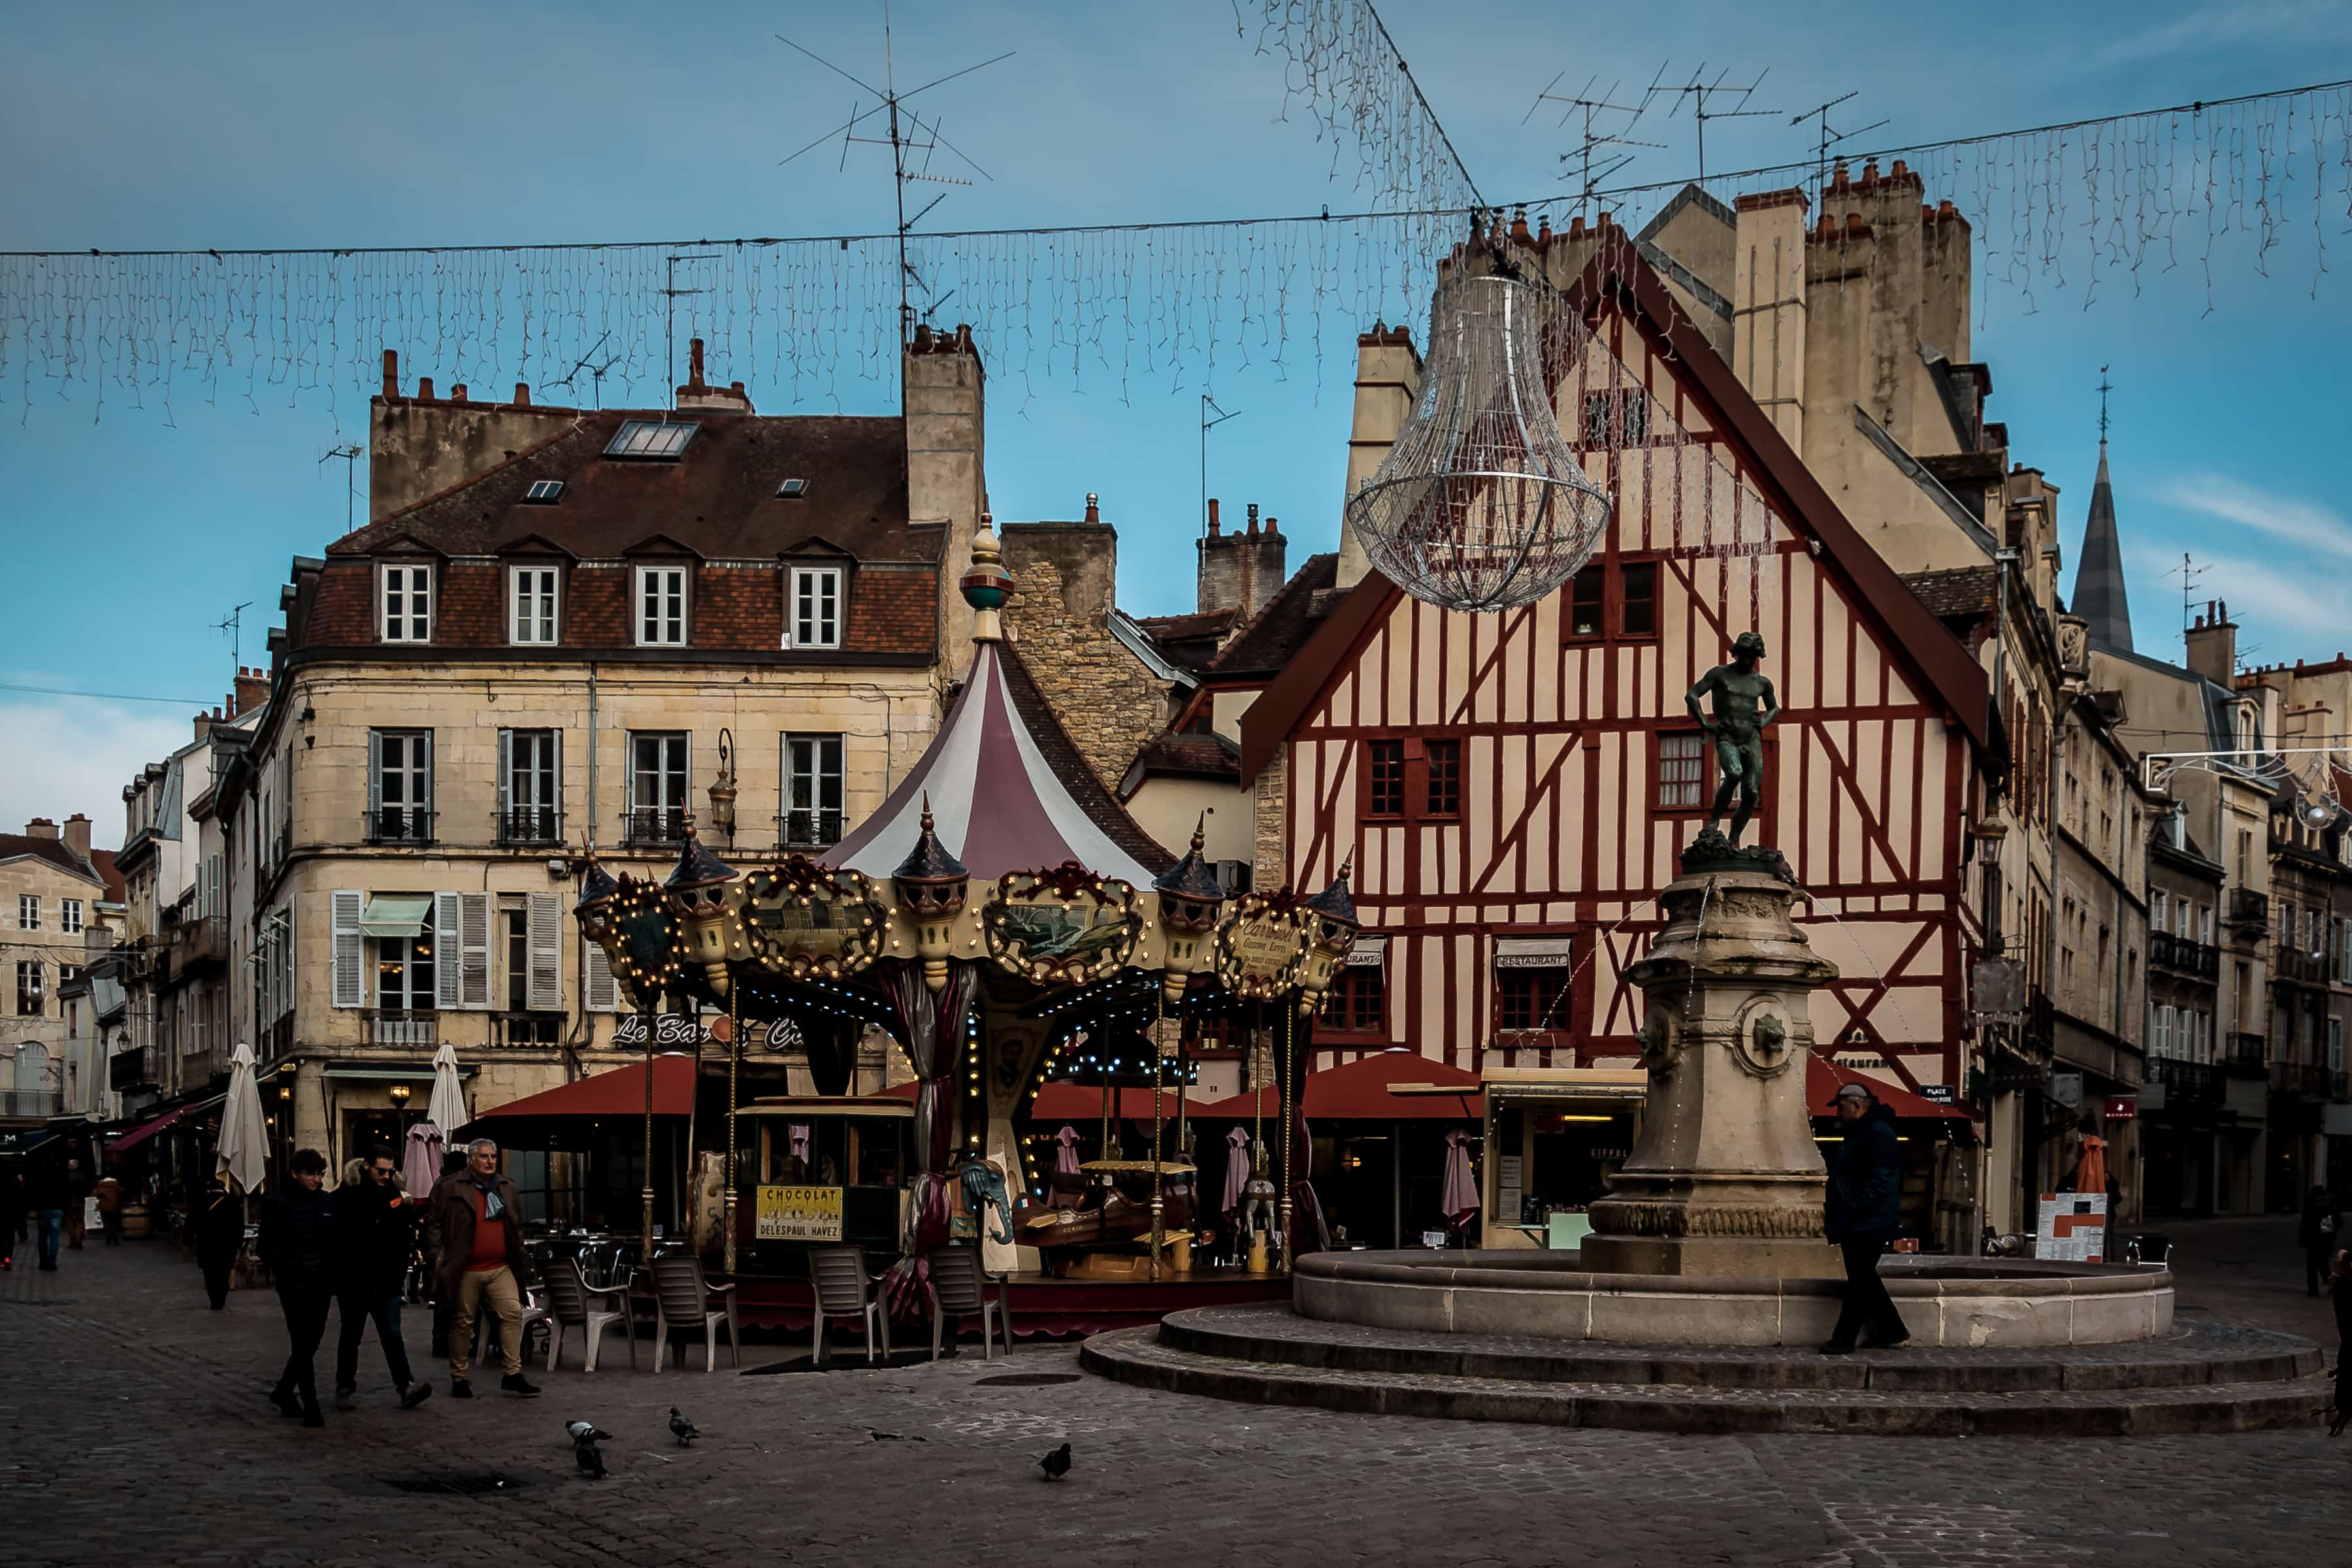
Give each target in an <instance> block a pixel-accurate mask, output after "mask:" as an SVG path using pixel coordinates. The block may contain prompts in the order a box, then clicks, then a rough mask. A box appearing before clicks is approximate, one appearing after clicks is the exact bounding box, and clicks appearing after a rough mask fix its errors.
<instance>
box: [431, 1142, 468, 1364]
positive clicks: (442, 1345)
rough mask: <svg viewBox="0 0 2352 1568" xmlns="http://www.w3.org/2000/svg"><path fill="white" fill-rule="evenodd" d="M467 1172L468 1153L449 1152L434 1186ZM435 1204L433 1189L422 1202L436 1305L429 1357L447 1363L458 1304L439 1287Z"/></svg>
mask: <svg viewBox="0 0 2352 1568" xmlns="http://www.w3.org/2000/svg"><path fill="white" fill-rule="evenodd" d="M465 1168H466V1152H465V1151H464V1150H462V1149H451V1150H449V1151H447V1152H445V1153H444V1154H443V1155H442V1156H441V1174H440V1175H439V1176H437V1177H436V1178H435V1179H434V1186H436V1187H437V1186H439V1185H440V1184H441V1183H442V1182H444V1181H446V1180H447V1179H448V1178H449V1177H451V1176H454V1175H456V1174H457V1173H459V1172H460V1171H463V1170H464V1169H465ZM432 1200H433V1193H432V1189H431V1188H427V1189H426V1190H425V1195H424V1197H423V1199H422V1200H420V1201H421V1202H422V1203H423V1205H425V1235H424V1237H423V1239H422V1247H421V1250H422V1252H423V1253H424V1256H425V1279H424V1287H425V1295H426V1297H427V1298H428V1299H429V1300H431V1301H432V1303H433V1342H432V1345H431V1347H430V1348H429V1351H428V1352H427V1353H429V1354H431V1355H433V1356H435V1357H436V1358H442V1359H446V1357H447V1356H448V1354H449V1320H450V1319H452V1318H454V1317H456V1316H457V1298H456V1297H454V1296H452V1295H450V1294H449V1293H448V1292H447V1291H445V1290H443V1289H441V1287H440V1285H439V1284H438V1283H437V1281H438V1280H439V1279H440V1278H441V1257H440V1254H439V1252H438V1251H437V1250H436V1246H437V1243H436V1240H435V1238H434V1236H433V1224H432Z"/></svg>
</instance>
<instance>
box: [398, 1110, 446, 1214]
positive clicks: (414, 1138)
mask: <svg viewBox="0 0 2352 1568" xmlns="http://www.w3.org/2000/svg"><path fill="white" fill-rule="evenodd" d="M404 1142H406V1144H407V1148H406V1149H405V1151H404V1158H403V1159H402V1161H401V1165H400V1175H401V1180H403V1181H404V1182H405V1183H407V1184H408V1192H409V1195H410V1196H412V1197H417V1198H422V1197H423V1196H424V1195H425V1194H427V1193H429V1192H431V1191H432V1190H433V1184H434V1183H436V1182H437V1181H439V1180H440V1179H441V1129H440V1128H438V1127H436V1126H435V1125H434V1124H433V1123H432V1122H431V1121H416V1122H411V1123H410V1124H409V1128H408V1136H407V1138H406V1139H405V1140H404Z"/></svg>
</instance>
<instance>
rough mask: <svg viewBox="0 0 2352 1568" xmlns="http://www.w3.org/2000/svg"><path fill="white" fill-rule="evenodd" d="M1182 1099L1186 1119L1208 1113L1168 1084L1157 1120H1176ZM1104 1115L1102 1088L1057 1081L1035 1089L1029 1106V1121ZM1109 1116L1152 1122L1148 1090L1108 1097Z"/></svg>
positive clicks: (1198, 1101)
mask: <svg viewBox="0 0 2352 1568" xmlns="http://www.w3.org/2000/svg"><path fill="white" fill-rule="evenodd" d="M1179 1100H1183V1109H1184V1114H1185V1115H1186V1116H1187V1117H1196V1116H1203V1115H1207V1114H1209V1105H1208V1102H1207V1101H1205V1100H1201V1099H1199V1098H1197V1097H1194V1098H1191V1099H1186V1098H1185V1097H1183V1096H1181V1095H1180V1094H1178V1092H1177V1090H1176V1086H1175V1085H1173V1084H1171V1085H1169V1086H1168V1087H1167V1088H1165V1089H1161V1090H1160V1120H1161V1121H1175V1120H1176V1109H1177V1102H1178V1101H1179ZM1102 1113H1103V1091H1102V1085H1100V1084H1097V1083H1072V1082H1070V1081H1069V1080H1068V1079H1056V1080H1055V1081H1054V1082H1052V1083H1046V1084H1040V1085H1039V1086H1038V1087H1037V1098H1036V1099H1035V1100H1032V1101H1031V1102H1030V1104H1029V1120H1030V1121H1089V1120H1091V1121H1101V1120H1102ZM1110 1113H1111V1114H1112V1115H1113V1116H1115V1117H1117V1118H1118V1120H1120V1121H1145V1122H1148V1121H1150V1120H1151V1091H1150V1089H1118V1090H1115V1091H1114V1092H1113V1094H1112V1097H1111V1108H1110Z"/></svg>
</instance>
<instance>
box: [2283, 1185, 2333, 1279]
mask: <svg viewBox="0 0 2352 1568" xmlns="http://www.w3.org/2000/svg"><path fill="white" fill-rule="evenodd" d="M2294 1243H2295V1245H2296V1246H2297V1247H2302V1248H2303V1283H2304V1286H2305V1289H2308V1290H2309V1291H2310V1292H2311V1293H2312V1294H2313V1295H2315V1296H2316V1295H2318V1294H2319V1289H2320V1281H2321V1280H2322V1279H2326V1278H2327V1274H2328V1265H2329V1264H2330V1263H2332V1262H2333V1261H2334V1260H2335V1258H2336V1253H2337V1252H2339V1251H2341V1250H2342V1249H2343V1246H2344V1212H2343V1210H2342V1208H2341V1207H2340V1206H2339V1205H2337V1204H2336V1194H2333V1193H2331V1192H2329V1191H2328V1190H2327V1189H2326V1187H2314V1188H2312V1189H2311V1195H2310V1196H2309V1197H2306V1198H2305V1199H2304V1200H2303V1223H2302V1224H2301V1225H2299V1226H2296V1227H2295V1234H2294Z"/></svg>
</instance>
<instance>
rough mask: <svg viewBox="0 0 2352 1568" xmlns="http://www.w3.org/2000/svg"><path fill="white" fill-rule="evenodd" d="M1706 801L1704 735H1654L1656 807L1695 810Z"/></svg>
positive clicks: (1671, 809)
mask: <svg viewBox="0 0 2352 1568" xmlns="http://www.w3.org/2000/svg"><path fill="white" fill-rule="evenodd" d="M1703 805H1706V732H1705V731H1699V732H1697V733H1684V734H1672V733H1667V732H1663V731H1662V732H1661V733H1660V734H1659V736H1658V807H1659V809H1660V810H1662V811H1696V810H1697V809H1698V808H1699V807H1701V806H1703Z"/></svg>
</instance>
